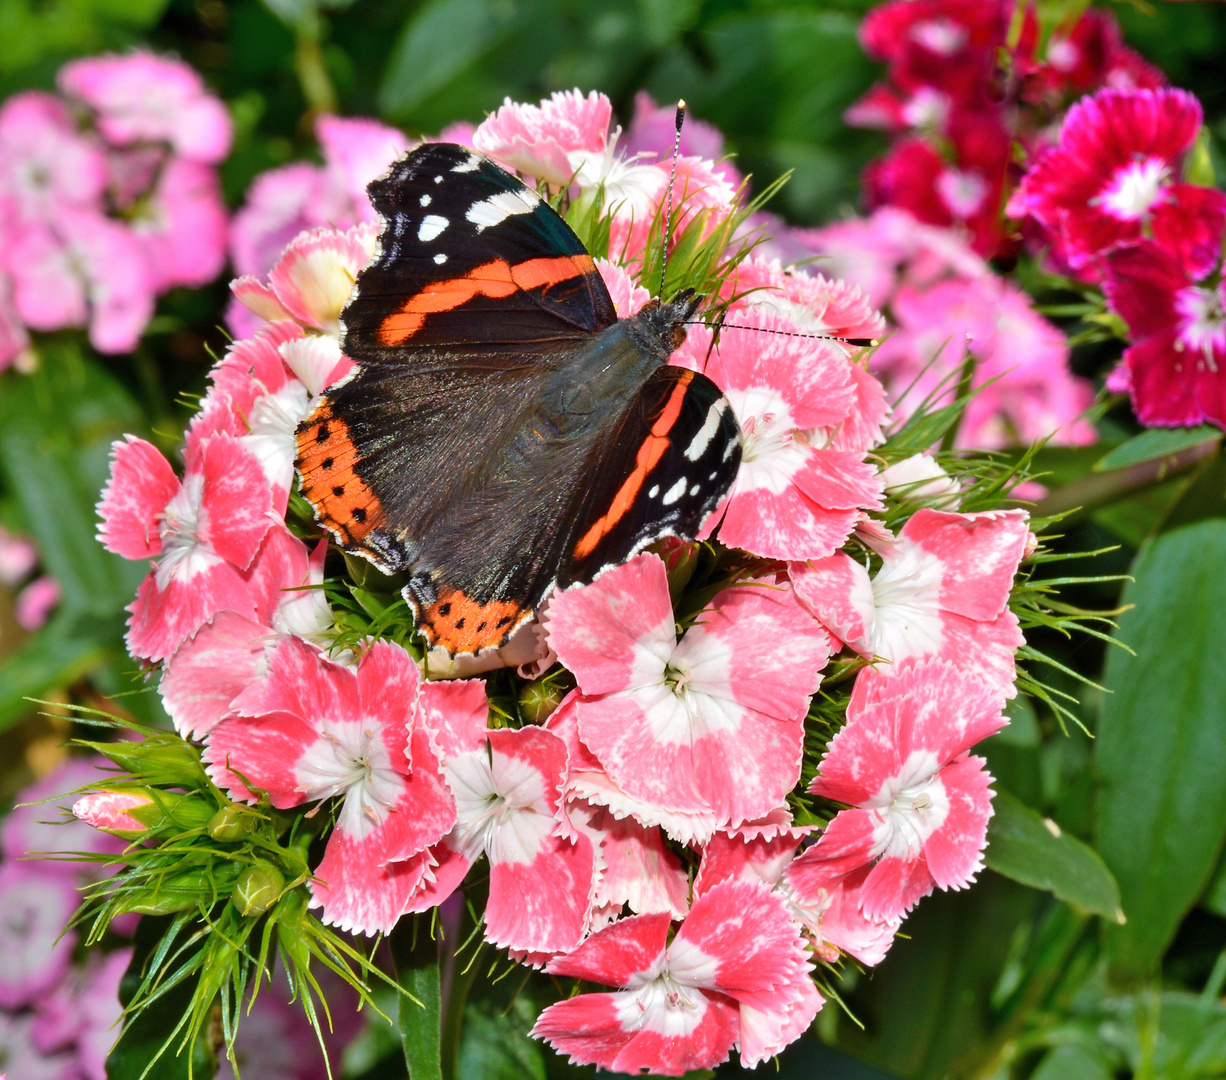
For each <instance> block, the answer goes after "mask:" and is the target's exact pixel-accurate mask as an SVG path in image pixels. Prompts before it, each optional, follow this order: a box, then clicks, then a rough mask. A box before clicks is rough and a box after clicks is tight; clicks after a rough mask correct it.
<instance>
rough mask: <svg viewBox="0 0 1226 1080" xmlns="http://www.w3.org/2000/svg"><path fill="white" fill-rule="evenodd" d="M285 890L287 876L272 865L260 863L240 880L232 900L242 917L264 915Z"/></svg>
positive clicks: (248, 868)
mask: <svg viewBox="0 0 1226 1080" xmlns="http://www.w3.org/2000/svg"><path fill="white" fill-rule="evenodd" d="M284 888H285V876H284V875H283V874H282V873H281V871H280V870H278V869H277V868H276V867H275V866H273V865H272V863H267V862H258V863H256V864H255V865H254V866H249V867H247V869H246V870H244V871H243V872H242V873H241V874H240V875H239V878H238V883H237V884H236V885H235V886H234V892H232V893H231V894H230V899H231V900H233V901H234V906H235V907H236V908H238V913H239V914H240V915H263V914H264V912H266V911H267V910H268V909H269V908H270V907H272V905H273V904H274V903H276V901H277V898H278V897H279V896H280V895H281V892H282V890H283V889H284Z"/></svg>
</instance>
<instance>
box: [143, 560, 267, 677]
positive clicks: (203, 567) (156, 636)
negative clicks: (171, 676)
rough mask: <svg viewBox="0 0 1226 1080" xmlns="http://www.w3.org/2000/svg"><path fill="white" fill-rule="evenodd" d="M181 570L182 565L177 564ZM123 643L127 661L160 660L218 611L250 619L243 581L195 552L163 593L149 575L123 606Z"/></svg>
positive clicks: (252, 611) (225, 565)
mask: <svg viewBox="0 0 1226 1080" xmlns="http://www.w3.org/2000/svg"><path fill="white" fill-rule="evenodd" d="M180 565H181V566H182V565H183V564H180ZM127 610H128V611H130V612H131V613H132V617H131V619H129V620H128V634H127V642H128V649H129V650H130V651H131V652H132V655H133V656H139V657H142V658H144V659H146V660H154V661H156V660H164V659H166V657H168V656H170V655H171V654H172V653H173V652H174V651H175V650H176V649H177V648H178V647H179V646H180V645H181V644H182V643H183V641H184V640H185V639H186V638H188V637H189V636H191V635H192V634H194V633H195V632H196V630H198V629H199V628H200V627H201V626H203V625H204V624H205V623H206V622H208V621H209V619H211V618H212V617H213V616H214V615H215V614H217V612H219V611H233V612H236V613H237V614H239V615H242V616H244V617H246V618H251V617H252V616H253V615H254V614H255V605H254V603H253V601H252V597H251V592H250V590H249V588H248V585H247V581H246V579H245V578H244V577H243V575H242V574H240V573H239V572H238V571H237V570H235V569H234V567H233V566H231V565H230V564H229V563H227V562H223V561H222V560H221V559H220V558H218V557H217V556H216V555H211V554H209V553H208V552H197V553H196V555H195V556H194V557H193V558H192V559H191V560H190V563H189V564H188V565H187V568H186V569H185V570H183V571H182V572H180V573H177V574H175V575H174V576H172V577H170V579H169V580H168V581H167V582H166V585H165V587H163V586H161V585H160V584H159V582H158V575H157V573H153V574H150V575H149V576H148V577H147V578H145V580H144V581H143V582H141V586H140V588H139V590H137V593H136V599H135V600H134V601H133V602H132V603H131V604H130V605H129V606H128V609H127Z"/></svg>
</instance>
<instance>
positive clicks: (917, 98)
mask: <svg viewBox="0 0 1226 1080" xmlns="http://www.w3.org/2000/svg"><path fill="white" fill-rule="evenodd" d="M950 104H951V102H950V99H949V96H948V95H947V94H942V93H941V91H939V90H934V89H933V88H932V87H931V86H921V87H920V88H919V89H918V90H916V92H915V93H914V95H912V97H911V100H910V101H908V102H907V103H906V104H905V105H904V106H903V109H902V118H903V119H904V120H905V121H906V122H907V123H908V124H910V125H911V127H914V128H935V129H938V130H939V129H941V128H943V127H944V126H945V121H946V120H948V119H949V109H950Z"/></svg>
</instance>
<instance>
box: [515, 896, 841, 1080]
mask: <svg viewBox="0 0 1226 1080" xmlns="http://www.w3.org/2000/svg"><path fill="white" fill-rule="evenodd" d="M668 932H669V917H668V915H666V914H655V915H635V916H631V917H630V918H627V919H622V920H621V921H620V922H617V923H614V924H613V925H612V926H609V927H607V928H606V929H604V930H601V931H600V932H599V933H596V934H593V935H592V936H591V937H590V938H588V940H587V941H585V942H584V943H583V944H582V945H580V946H579V948H578V949H576V950H575V951H574V952H573V953H571V954H569V955H568V956H563V957H559V958H557V959H556V960H553V961H552V962H551V963H550V964H549V966H548V968H547V969H546V970H548V971H549V972H550V974H553V975H561V976H568V977H571V978H579V979H584V980H586V981H588V982H594V983H603V984H605V985H606V986H618V987H622V988H623V989H621V990H618V991H615V992H612V993H602V994H581V995H579V996H578V997H573V998H570V999H569V1000H567V1001H562V1002H559V1003H558V1004H556V1005H551V1006H550V1007H549V1008H547V1009H546V1010H545V1011H544V1012H543V1013H541V1015H540V1017H539V1019H538V1020H537V1022H536V1026H535V1027H534V1028H533V1029H532V1034H533V1035H534V1036H535V1037H536V1038H540V1039H545V1040H546V1041H548V1042H549V1043H550V1044H551V1045H552V1046H553V1047H554V1048H555V1049H557V1050H558V1051H560V1052H561V1053H563V1054H566V1055H567V1056H568V1057H569V1058H570V1060H571V1061H572V1062H573V1063H575V1064H585V1065H598V1066H600V1067H601V1068H605V1069H611V1070H615V1071H617V1072H639V1071H643V1070H646V1071H650V1072H652V1073H655V1074H662V1075H665V1076H680V1075H682V1074H683V1073H686V1072H689V1071H691V1070H694V1069H710V1068H713V1067H714V1066H716V1065H718V1064H719V1063H720V1062H722V1061H725V1060H727V1058H728V1054H729V1051H730V1050H731V1049H732V1048H733V1046H736V1047H738V1048H739V1050H740V1054H741V1061H742V1063H743V1064H744V1065H747V1066H749V1067H751V1068H752V1067H754V1066H756V1065H757V1064H758V1063H759V1062H761V1061H764V1060H766V1059H767V1058H769V1057H772V1056H773V1055H775V1054H776V1053H778V1052H779V1051H780V1050H782V1049H783V1047H784V1046H786V1045H787V1044H788V1043H790V1042H792V1041H793V1040H794V1039H796V1038H797V1037H798V1036H799V1035H800V1034H801V1033H802V1032H804V1031H805V1029H806V1028H808V1026H809V1024H811V1023H812V1022H813V1017H814V1016H815V1015H816V1014H817V1011H818V1009H819V1008H820V1007H821V1005H822V998H821V995H820V994H818V992H817V990H816V989H815V988H814V986H813V983H812V981H811V980H810V978H809V972H810V970H811V964H810V963H809V961H808V955H807V951H806V949H805V947H804V943H803V941H802V939H801V937H800V933H799V930H798V928H797V926H796V924H795V923H794V922H793V921H792V919H791V917H790V916H789V915H788V913H787V911H786V909H785V908H784V905H783V902H782V901H781V900H780V899H779V898H778V897H776V896H773V895H772V894H771V893H770V891H769V890H768V889H767V888H766V887H765V886H763V885H759V884H752V883H749V882H724V883H721V884H718V885H716V886H714V887H712V888H711V889H710V890H708V891H707V892H706V893H704V894H703V895H702V896H701V897H700V898H699V899H698V900H696V901H695V903H694V906H693V908H692V909H691V910H690V913H689V915H688V916H687V917H686V919H685V921H684V922H683V923H682V924H681V927H680V929H678V931H677V933H676V936H675V937H674V938H673V939H672V941H671V942H669V940H668Z"/></svg>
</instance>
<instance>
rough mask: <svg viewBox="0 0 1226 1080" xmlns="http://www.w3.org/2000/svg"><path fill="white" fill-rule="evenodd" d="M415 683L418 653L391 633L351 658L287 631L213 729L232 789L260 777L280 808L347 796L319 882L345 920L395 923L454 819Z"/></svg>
mask: <svg viewBox="0 0 1226 1080" xmlns="http://www.w3.org/2000/svg"><path fill="white" fill-rule="evenodd" d="M419 683H420V676H419V675H418V672H417V665H416V664H415V663H414V662H413V658H412V657H411V656H409V654H408V653H407V652H405V651H404V650H403V649H402V648H400V647H399V646H398V645H393V644H392V643H391V642H376V643H375V644H374V645H372V646H371V647H370V648H369V649H368V650H367V651H366V652H365V653H364V654H363V656H362V660H361V662H360V664H359V665H358V666H357V669H356V670H353V669H350V668H348V667H342V666H341V665H338V664H333V663H330V662H329V661H327V660H325V659H324V658H323V657H321V656H320V655H319V653H318V652H317V651H316V650H315V649H313V648H311V647H310V646H309V645H307V644H306V643H305V642H302V641H300V640H299V639H298V638H295V637H292V636H291V637H286V638H284V639H282V641H281V642H280V644H279V645H278V646H277V650H276V652H275V653H274V655H273V658H272V665H271V670H270V672H269V674H268V676H267V677H266V678H264V679H262V680H260V681H259V682H257V683H255V684H253V685H252V686H250V687H248V688H247V689H246V690H245V691H243V693H241V694H240V695H239V696H238V697H237V698H236V699H235V701H234V702H233V715H231V716H229V717H227V718H226V719H224V720H222V721H221V723H219V724H217V725H216V726H215V727H213V728H212V729H211V730H210V731H209V734H208V738H207V744H206V746H205V751H204V760H205V762H206V764H207V765H208V767H209V771H210V774H211V775H212V776H213V778H214V780H215V781H216V782H217V783H218V784H219V785H220V786H221V787H223V788H225V789H226V790H227V791H229V793H230V794H231V796H232V797H233V798H236V799H240V800H244V801H249V802H254V801H256V795H255V793H254V791H253V790H252V789H253V788H259V789H261V790H263V791H265V792H267V793H268V798H269V800H270V801H271V802H272V805H273V806H275V807H277V808H278V809H283V810H284V809H288V808H290V807H293V806H301V805H302V804H303V803H308V802H315V801H317V800H320V799H327V798H332V797H336V796H340V797H342V799H341V802H340V804H339V806H338V808H337V817H336V825H335V827H334V829H333V830H332V833H331V835H330V836H329V838H328V844H327V847H326V849H325V851H324V857H323V860H322V862H320V864H319V866H318V867H316V869H315V878H314V880H313V881H312V882H311V894H312V896H313V898H314V904H315V906H317V907H322V908H323V919H324V921H325V922H326V923H329V924H333V925H336V926H339V927H341V929H344V930H351V931H354V932H357V933H364V934H374V933H381V932H386V931H388V930H390V929H391V928H392V927H393V926H394V925H395V923H396V920H397V919H399V918H400V916H401V915H402V914H403V913H404V911H405V910H406V905H407V903H408V901H409V897H410V896H411V895H412V893H413V891H414V890H415V889H416V888H417V887H418V886H419V885H420V884H421V883H422V880H423V878H424V877H425V876H426V874H427V873H428V872H429V869H430V867H429V860H428V858H427V857H426V856H425V854H424V853H425V852H426V850H427V849H428V848H429V847H430V846H431V845H432V844H435V843H437V842H438V841H439V840H440V839H441V838H442V837H443V836H444V835H445V834H446V833H447V832H448V831H449V830H450V829H451V827H452V825H453V824H454V823H455V803H454V801H453V800H452V798H451V795H450V794H449V793H448V791H447V788H446V785H444V783H443V780H442V777H441V775H440V774H439V765H438V760H437V758H436V757H435V754H434V750H433V749H432V747H431V745H430V739H429V737H428V736H427V734H426V732H425V731H424V730H422V729H419V728H418V727H417V725H416V724H415V723H414V716H413V713H414V709H415V704H416V699H417V693H418V686H419ZM240 773H241V774H242V779H240V778H239V775H238V774H240Z"/></svg>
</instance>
